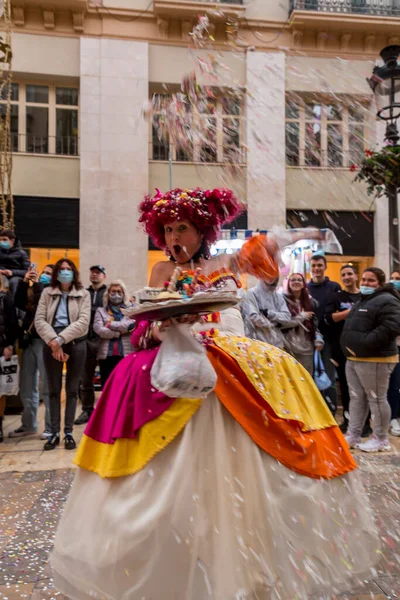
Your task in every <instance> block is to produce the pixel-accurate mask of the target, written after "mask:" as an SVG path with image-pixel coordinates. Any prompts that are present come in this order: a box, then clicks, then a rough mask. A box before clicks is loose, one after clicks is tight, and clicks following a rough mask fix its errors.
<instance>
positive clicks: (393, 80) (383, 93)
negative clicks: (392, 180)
mask: <svg viewBox="0 0 400 600" xmlns="http://www.w3.org/2000/svg"><path fill="white" fill-rule="evenodd" d="M380 56H381V58H382V60H383V62H384V64H383V65H381V66H375V67H374V70H373V72H372V77H371V79H367V81H368V83H369V85H370V87H371V89H372V91H373V92H374V94H375V97H376V100H377V106H378V112H377V117H378V118H379V119H382V120H383V121H386V132H385V140H386V141H387V142H388V143H389V144H391V145H393V146H397V145H398V143H399V139H400V136H399V131H398V129H397V119H398V118H399V117H400V63H399V62H398V58H399V56H400V46H386V48H383V50H382V51H381V52H380ZM386 195H387V197H388V200H389V250H390V270H391V272H393V271H395V270H399V263H400V251H399V216H398V208H397V185H396V184H388V185H387V186H386Z"/></svg>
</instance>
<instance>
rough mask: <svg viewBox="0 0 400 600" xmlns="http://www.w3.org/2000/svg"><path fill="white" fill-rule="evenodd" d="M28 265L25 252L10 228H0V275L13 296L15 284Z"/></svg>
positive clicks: (21, 277) (22, 275) (23, 275)
mask: <svg viewBox="0 0 400 600" xmlns="http://www.w3.org/2000/svg"><path fill="white" fill-rule="evenodd" d="M29 267H30V262H29V258H28V255H27V253H26V252H25V250H23V249H22V246H21V242H20V241H19V239H18V238H17V237H16V235H15V233H14V232H13V231H11V229H0V275H2V276H3V277H4V278H5V280H6V281H5V283H6V285H8V287H9V288H10V293H11V296H13V297H14V295H15V292H16V289H17V285H18V283H19V282H20V280H21V279H23V278H24V277H25V273H26V272H27V271H28V269H29Z"/></svg>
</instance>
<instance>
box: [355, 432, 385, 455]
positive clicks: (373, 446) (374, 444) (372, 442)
mask: <svg viewBox="0 0 400 600" xmlns="http://www.w3.org/2000/svg"><path fill="white" fill-rule="evenodd" d="M358 449H359V450H362V451H363V452H387V451H389V450H391V449H392V447H391V445H390V444H389V441H388V440H378V438H377V437H376V436H375V435H373V436H372V437H371V438H370V439H369V440H368V441H367V442H364V443H363V444H359V445H358Z"/></svg>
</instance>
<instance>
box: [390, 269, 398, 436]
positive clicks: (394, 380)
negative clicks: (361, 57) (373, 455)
mask: <svg viewBox="0 0 400 600" xmlns="http://www.w3.org/2000/svg"><path fill="white" fill-rule="evenodd" d="M390 283H391V284H392V286H393V287H394V289H395V290H396V292H397V293H398V294H400V272H399V271H394V272H393V273H392V274H391V276H390ZM396 343H397V350H398V352H399V355H400V337H397V339H396ZM388 402H389V404H390V409H391V412H392V414H391V417H392V418H391V421H390V433H391V434H392V435H395V436H396V437H399V436H400V363H398V364H397V365H396V366H395V368H394V371H393V373H392V374H391V376H390V380H389V389H388Z"/></svg>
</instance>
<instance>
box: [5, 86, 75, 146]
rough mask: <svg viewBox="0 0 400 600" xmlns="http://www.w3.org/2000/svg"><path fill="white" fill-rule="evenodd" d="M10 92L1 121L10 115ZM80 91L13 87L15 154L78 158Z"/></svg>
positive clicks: (12, 130) (43, 87)
mask: <svg viewBox="0 0 400 600" xmlns="http://www.w3.org/2000/svg"><path fill="white" fill-rule="evenodd" d="M7 93H8V92H7V88H3V92H2V95H1V97H0V118H4V116H5V113H6V101H7ZM78 98H79V92H78V89H77V88H72V87H58V86H54V85H42V84H40V85H38V84H29V83H28V84H23V83H13V84H12V88H11V142H12V151H13V152H29V153H32V154H59V155H63V156H77V155H78V153H79V148H78V117H79V115H78Z"/></svg>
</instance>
